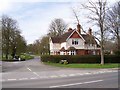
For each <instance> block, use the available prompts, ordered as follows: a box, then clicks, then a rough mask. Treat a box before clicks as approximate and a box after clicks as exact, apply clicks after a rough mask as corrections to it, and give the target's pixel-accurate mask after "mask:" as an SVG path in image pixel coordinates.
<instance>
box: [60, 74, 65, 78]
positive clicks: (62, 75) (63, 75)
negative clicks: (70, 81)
mask: <svg viewBox="0 0 120 90" xmlns="http://www.w3.org/2000/svg"><path fill="white" fill-rule="evenodd" d="M59 76H60V77H67V75H65V74H61V75H59Z"/></svg>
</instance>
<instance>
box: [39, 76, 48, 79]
mask: <svg viewBox="0 0 120 90" xmlns="http://www.w3.org/2000/svg"><path fill="white" fill-rule="evenodd" d="M39 78H41V79H43V78H49V77H46V76H40V77H39Z"/></svg>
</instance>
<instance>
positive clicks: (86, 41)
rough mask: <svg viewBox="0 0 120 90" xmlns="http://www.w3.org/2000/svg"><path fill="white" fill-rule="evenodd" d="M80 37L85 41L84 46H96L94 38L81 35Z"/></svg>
mask: <svg viewBox="0 0 120 90" xmlns="http://www.w3.org/2000/svg"><path fill="white" fill-rule="evenodd" d="M81 36H82V37H83V38H84V39H85V43H86V44H97V42H96V40H95V38H94V37H93V36H92V35H88V34H81Z"/></svg>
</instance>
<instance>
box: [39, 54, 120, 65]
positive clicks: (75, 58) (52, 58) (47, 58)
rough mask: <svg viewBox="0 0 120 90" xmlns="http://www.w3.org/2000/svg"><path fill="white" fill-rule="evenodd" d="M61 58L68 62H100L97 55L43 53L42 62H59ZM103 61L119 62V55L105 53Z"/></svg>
mask: <svg viewBox="0 0 120 90" xmlns="http://www.w3.org/2000/svg"><path fill="white" fill-rule="evenodd" d="M61 60H67V61H68V63H100V61H101V60H100V56H99V55H90V56H79V55H43V56H41V61H42V62H52V63H59V62H60V61H61ZM105 63H120V56H117V55H106V56H105Z"/></svg>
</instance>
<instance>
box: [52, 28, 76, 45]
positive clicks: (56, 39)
mask: <svg viewBox="0 0 120 90" xmlns="http://www.w3.org/2000/svg"><path fill="white" fill-rule="evenodd" d="M73 31H74V30H71V31H68V32H66V33H64V34H63V35H61V36H56V37H51V40H52V42H53V43H62V42H65V41H66V39H67V38H68V37H69V36H70V35H71V33H72V32H73Z"/></svg>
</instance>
